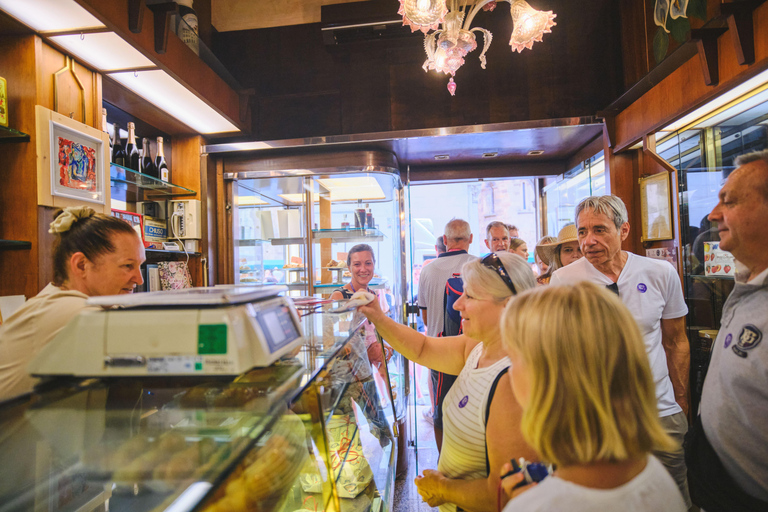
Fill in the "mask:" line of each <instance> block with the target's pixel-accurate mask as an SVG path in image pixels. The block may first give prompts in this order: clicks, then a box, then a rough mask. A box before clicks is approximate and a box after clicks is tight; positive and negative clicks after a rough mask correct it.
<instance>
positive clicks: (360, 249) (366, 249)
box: [347, 244, 376, 267]
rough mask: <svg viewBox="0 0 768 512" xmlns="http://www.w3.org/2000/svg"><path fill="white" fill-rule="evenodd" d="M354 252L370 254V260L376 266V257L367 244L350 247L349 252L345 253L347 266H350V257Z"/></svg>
mask: <svg viewBox="0 0 768 512" xmlns="http://www.w3.org/2000/svg"><path fill="white" fill-rule="evenodd" d="M356 252H369V253H371V259H373V263H374V264H376V255H375V254H373V247H371V246H370V245H368V244H357V245H355V246H354V247H352V248H351V249H350V250H349V252H348V253H347V266H348V267H351V266H352V255H353V254H355V253H356Z"/></svg>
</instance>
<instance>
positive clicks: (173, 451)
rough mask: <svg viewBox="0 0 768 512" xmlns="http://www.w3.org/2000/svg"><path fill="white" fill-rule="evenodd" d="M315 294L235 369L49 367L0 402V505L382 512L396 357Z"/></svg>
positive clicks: (395, 402) (386, 498)
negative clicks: (26, 391) (286, 340)
mask: <svg viewBox="0 0 768 512" xmlns="http://www.w3.org/2000/svg"><path fill="white" fill-rule="evenodd" d="M142 295H144V294H142ZM323 302H327V301H322V300H319V299H311V298H310V299H306V300H304V301H303V302H302V301H298V300H297V303H296V304H297V309H298V315H296V318H297V321H298V322H299V324H300V326H301V329H302V331H303V339H302V341H301V343H300V344H299V345H298V346H297V347H296V348H295V349H293V350H292V351H291V352H290V353H288V354H286V355H283V356H282V357H281V358H280V359H278V360H277V361H276V362H274V363H272V364H270V365H269V366H267V367H264V368H258V367H257V368H253V369H251V370H249V371H246V372H245V373H242V374H240V375H239V376H237V377H235V378H233V377H232V376H223V375H215V374H208V375H205V376H202V375H196V374H190V375H174V376H157V375H154V374H147V375H133V376H120V375H118V376H109V377H103V376H101V377H96V378H94V377H90V378H84V377H82V376H81V377H75V376H58V377H56V378H53V379H50V380H49V381H47V382H43V383H41V384H40V385H38V386H37V387H36V389H35V391H34V392H33V393H32V394H31V395H26V396H24V397H20V398H18V399H16V400H12V401H10V402H6V403H4V404H0V461H2V464H0V512H6V511H21V510H24V511H26V510H34V511H38V510H46V511H82V512H89V511H124V510H131V511H172V512H181V511H192V510H195V511H198V510H199V511H205V512H214V511H230V512H234V511H239V510H243V511H245V510H248V511H276V512H280V511H286V512H293V511H302V512H304V511H313V512H320V511H345V512H346V511H349V512H358V511H360V512H364V511H368V510H372V511H379V510H391V509H392V496H393V492H394V480H395V474H394V473H395V467H396V463H395V461H396V460H397V439H396V435H397V433H396V430H397V427H396V422H397V418H398V416H401V415H402V408H403V404H402V401H403V400H404V395H405V393H403V392H402V391H400V388H402V387H403V385H404V382H403V374H402V366H403V362H402V361H401V360H400V359H402V356H400V355H399V354H396V353H395V354H394V356H392V357H391V358H389V359H387V360H384V358H383V357H382V358H381V360H379V363H381V362H383V364H377V363H376V362H374V364H371V361H376V358H375V356H372V357H371V358H370V359H369V357H368V354H370V353H372V352H371V344H370V342H369V343H368V346H366V336H365V327H364V326H363V322H362V320H363V318H362V317H361V316H360V315H359V314H357V315H356V314H355V313H354V312H353V311H347V312H338V311H330V310H331V309H332V308H333V307H334V306H335V305H336V304H338V303H330V304H328V303H325V304H323ZM378 343H379V347H374V351H375V350H377V349H379V348H380V349H381V350H382V351H383V346H381V345H380V344H381V341H380V339H379V340H378ZM379 353H386V352H379ZM398 395H400V396H398Z"/></svg>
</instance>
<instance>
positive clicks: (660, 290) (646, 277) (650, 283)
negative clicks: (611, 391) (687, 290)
mask: <svg viewBox="0 0 768 512" xmlns="http://www.w3.org/2000/svg"><path fill="white" fill-rule="evenodd" d="M626 254H627V256H628V258H627V263H626V265H625V266H624V269H623V270H622V271H621V274H620V275H619V280H618V281H617V283H616V284H618V285H619V297H621V300H622V302H624V304H625V305H626V306H627V308H628V309H629V311H630V312H631V313H632V316H634V317H635V320H636V321H637V323H638V325H639V326H640V332H641V333H642V335H643V340H644V341H645V350H646V351H647V352H648V359H649V361H650V363H651V371H652V372H653V380H654V382H655V383H656V399H657V401H658V406H659V416H660V417H664V416H670V415H672V414H675V413H678V412H681V411H682V409H681V408H680V406H679V405H677V402H676V401H675V391H674V389H673V388H672V381H671V380H669V369H668V367H667V355H666V353H665V352H664V347H663V345H662V344H661V320H662V319H665V320H666V319H670V318H680V317H681V316H685V315H687V314H688V306H686V304H685V299H684V298H683V287H682V285H681V284H680V279H679V277H678V275H677V272H676V271H675V268H674V267H673V266H672V265H671V264H670V263H669V262H667V261H662V260H654V259H651V258H645V257H643V256H638V255H637V254H632V253H626ZM579 281H590V282H592V283H596V284H598V285H603V286H608V285H610V284H612V283H613V281H611V280H610V278H608V276H606V275H605V274H603V273H602V272H600V271H599V270H597V269H596V268H595V267H593V266H592V264H591V263H590V262H589V261H587V258H581V259H579V260H577V261H575V262H573V263H571V264H570V265H568V266H567V267H563V268H560V269H557V270H556V271H555V272H554V273H553V274H552V279H551V281H550V285H562V284H572V283H577V282H579Z"/></svg>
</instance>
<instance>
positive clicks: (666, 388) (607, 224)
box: [550, 195, 691, 507]
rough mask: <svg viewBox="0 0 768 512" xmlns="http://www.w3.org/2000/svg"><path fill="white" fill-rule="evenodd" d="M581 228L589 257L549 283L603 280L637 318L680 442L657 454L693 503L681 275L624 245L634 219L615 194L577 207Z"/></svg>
mask: <svg viewBox="0 0 768 512" xmlns="http://www.w3.org/2000/svg"><path fill="white" fill-rule="evenodd" d="M576 228H577V231H578V237H579V246H580V247H581V252H582V253H583V254H584V258H581V259H580V260H578V261H576V262H574V263H572V264H570V265H568V266H567V267H563V268H561V269H558V270H556V271H555V273H554V274H552V279H551V281H550V284H551V285H558V284H568V283H576V282H579V281H591V282H593V283H597V284H602V285H604V286H606V287H607V288H609V289H611V290H613V291H614V292H616V293H618V294H619V297H620V298H621V300H622V301H623V302H624V304H625V305H626V306H627V308H628V309H629V311H630V312H631V313H632V315H633V316H634V317H635V320H637V323H638V325H639V327H640V332H641V333H642V334H643V339H644V341H645V349H646V351H647V352H648V358H649V359H650V363H651V370H652V371H653V378H654V381H655V383H656V399H657V400H658V404H659V416H660V418H661V423H662V425H663V426H664V429H665V430H666V431H667V433H668V434H669V435H670V436H671V437H672V438H673V439H674V440H675V441H676V442H677V443H678V446H679V448H678V449H676V450H674V451H672V452H654V455H656V457H658V458H659V460H661V462H662V464H664V466H665V467H666V468H667V470H668V471H669V472H670V474H671V475H672V477H673V478H674V479H675V482H676V483H677V485H678V487H679V488H680V492H681V493H682V494H683V498H684V499H685V502H686V505H688V507H690V506H691V498H690V496H689V494H688V483H687V477H686V473H687V471H686V467H685V458H684V453H683V438H684V437H685V433H686V432H687V431H688V421H687V419H686V413H687V412H688V373H689V369H690V345H689V343H688V338H687V336H686V334H685V315H686V314H688V307H687V306H686V304H685V299H684V298H683V289H682V285H681V283H680V278H679V277H678V275H677V272H676V271H675V268H674V267H673V266H672V265H670V264H669V263H667V262H666V261H660V260H654V259H651V258H645V257H643V256H638V255H636V254H632V253H629V252H627V251H622V250H621V242H622V241H623V240H625V239H626V238H627V236H628V235H629V222H628V215H627V207H626V206H625V205H624V202H623V201H622V200H621V199H619V198H618V197H616V196H613V195H610V196H592V197H588V198H586V199H584V200H583V201H581V202H580V203H579V204H578V206H577V207H576Z"/></svg>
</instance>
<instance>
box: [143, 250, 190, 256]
mask: <svg viewBox="0 0 768 512" xmlns="http://www.w3.org/2000/svg"><path fill="white" fill-rule="evenodd" d="M144 253H145V254H146V255H147V257H149V256H150V255H151V256H162V255H163V254H172V255H174V256H176V255H181V256H185V255H187V254H189V256H190V257H193V256H200V255H201V253H199V252H186V253H185V252H184V251H167V250H165V249H144Z"/></svg>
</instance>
